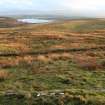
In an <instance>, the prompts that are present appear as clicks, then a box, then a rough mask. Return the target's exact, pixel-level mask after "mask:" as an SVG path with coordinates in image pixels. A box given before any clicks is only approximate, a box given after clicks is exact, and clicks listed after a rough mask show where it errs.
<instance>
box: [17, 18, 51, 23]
mask: <svg viewBox="0 0 105 105" xmlns="http://www.w3.org/2000/svg"><path fill="white" fill-rule="evenodd" d="M17 20H18V21H19V22H24V23H49V22H52V21H53V20H47V19H17Z"/></svg>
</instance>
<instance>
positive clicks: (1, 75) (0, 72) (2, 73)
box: [0, 70, 9, 80]
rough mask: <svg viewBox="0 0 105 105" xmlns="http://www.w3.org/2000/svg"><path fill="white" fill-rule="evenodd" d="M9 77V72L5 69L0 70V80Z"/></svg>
mask: <svg viewBox="0 0 105 105" xmlns="http://www.w3.org/2000/svg"><path fill="white" fill-rule="evenodd" d="M8 77H9V72H8V71H6V70H0V80H5V79H7V78H8Z"/></svg>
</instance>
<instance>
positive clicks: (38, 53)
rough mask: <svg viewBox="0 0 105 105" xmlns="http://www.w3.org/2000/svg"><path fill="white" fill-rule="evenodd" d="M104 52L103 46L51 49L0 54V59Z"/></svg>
mask: <svg viewBox="0 0 105 105" xmlns="http://www.w3.org/2000/svg"><path fill="white" fill-rule="evenodd" d="M97 50H98V51H100V50H103V51H105V46H99V47H92V48H72V49H52V50H45V51H34V52H20V53H0V57H2V56H3V57H16V56H27V55H47V54H51V53H59V54H60V53H65V52H66V53H69V52H86V51H97Z"/></svg>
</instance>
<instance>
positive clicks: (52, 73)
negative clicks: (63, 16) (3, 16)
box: [0, 20, 105, 105]
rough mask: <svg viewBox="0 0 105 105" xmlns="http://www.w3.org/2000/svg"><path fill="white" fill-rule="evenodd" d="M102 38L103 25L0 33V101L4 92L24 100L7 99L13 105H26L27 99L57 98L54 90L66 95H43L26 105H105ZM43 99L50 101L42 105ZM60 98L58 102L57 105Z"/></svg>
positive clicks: (25, 28) (83, 22) (56, 25)
mask: <svg viewBox="0 0 105 105" xmlns="http://www.w3.org/2000/svg"><path fill="white" fill-rule="evenodd" d="M104 34H105V21H104V20H72V21H64V22H58V23H51V24H44V25H27V26H25V25H24V26H21V27H15V28H9V27H8V28H1V29H0V92H1V95H2V94H6V95H7V94H8V91H10V93H11V91H13V93H14V92H16V93H18V92H19V93H21V94H25V95H26V96H25V97H24V96H21V95H19V96H20V97H23V100H24V102H23V101H22V100H20V99H19V98H17V97H19V96H17V94H16V95H15V96H16V97H14V98H13V97H12V98H11V99H12V100H13V101H14V103H15V104H16V100H18V102H21V101H22V102H23V104H22V105H27V103H28V102H29V101H28V99H29V100H30V98H29V96H30V93H34V92H40V91H43V92H45V93H46V91H47V92H49V91H52V92H55V93H56V91H57V90H59V91H61V92H63V91H64V93H65V95H63V96H60V95H58V96H59V97H58V96H57V95H55V96H51V97H50V96H49V97H47V96H46V95H45V96H42V97H40V98H35V99H33V97H34V96H33V97H32V96H31V99H32V100H31V103H30V105H31V104H32V103H35V102H36V104H35V105H43V104H42V103H37V102H40V100H42V101H41V102H43V103H44V104H45V105H56V104H57V103H58V104H57V105H71V103H72V104H73V103H74V104H73V105H79V102H81V103H80V105H82V104H83V105H85V104H86V105H99V103H100V105H101V104H102V105H104V104H105V102H104V100H105V94H104V93H105V91H104V87H105V77H104V76H105V35H104ZM94 48H95V49H94ZM68 49H69V51H68ZM71 49H72V50H73V51H71ZM78 49H79V50H78ZM86 49H87V50H86ZM36 52H37V53H36ZM41 52H47V53H41ZM16 54H17V55H18V56H16ZM47 94H49V93H47ZM58 94H59V92H58ZM31 95H32V94H31ZM13 96H14V95H13ZM27 97H28V99H27ZM45 97H47V98H48V100H49V102H48V103H47V104H46V100H44V98H45ZM52 97H53V100H51V99H52ZM66 97H68V98H66ZM2 98H3V97H2V96H1V103H3V102H4V103H5V101H6V100H7V101H8V99H7V98H8V96H6V97H4V98H3V99H2ZM62 98H63V101H60V102H59V100H62ZM67 99H68V100H67ZM2 100H4V101H2ZM25 100H26V102H25ZM57 100H58V101H57ZM64 100H65V101H64ZM71 100H72V101H73V100H75V101H73V102H71ZM96 100H97V101H96ZM13 101H11V102H12V103H11V102H9V101H8V104H7V105H9V104H10V105H11V104H13ZM50 101H51V102H50ZM52 101H53V102H54V104H53V102H52ZM76 101H77V102H76ZM70 102H71V103H70ZM89 102H90V103H89ZM55 103H56V104H55ZM15 104H13V105H15ZM17 104H18V103H17Z"/></svg>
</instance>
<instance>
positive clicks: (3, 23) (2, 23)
mask: <svg viewBox="0 0 105 105" xmlns="http://www.w3.org/2000/svg"><path fill="white" fill-rule="evenodd" d="M20 25H23V23H22V22H18V21H17V20H16V19H13V18H10V17H0V28H8V27H15V26H20Z"/></svg>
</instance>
